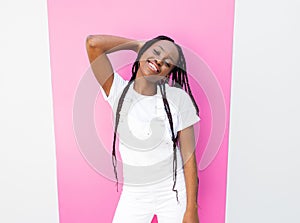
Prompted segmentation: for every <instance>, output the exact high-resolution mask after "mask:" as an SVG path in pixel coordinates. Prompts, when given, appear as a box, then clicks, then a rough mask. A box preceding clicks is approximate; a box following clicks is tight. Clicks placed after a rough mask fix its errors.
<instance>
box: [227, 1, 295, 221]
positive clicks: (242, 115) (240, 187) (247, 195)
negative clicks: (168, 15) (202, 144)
mask: <svg viewBox="0 0 300 223" xmlns="http://www.w3.org/2000/svg"><path fill="white" fill-rule="evenodd" d="M299 11H300V1H299V0H294V1H293V0H287V1H279V0H264V1H261V0H251V1H236V11H235V35H234V55H233V81H232V95H231V121H230V142H229V166H228V186H227V212H226V222H227V223H254V222H255V223H269V222H270V223H282V222H288V223H296V222H300V215H299V214H297V213H299V209H300V205H299V200H300V192H299V188H300V162H299V158H300V141H299V138H300V130H299V127H300V99H299V98H300V97H299V96H300V87H299V83H300V43H299V41H300V13H299Z"/></svg>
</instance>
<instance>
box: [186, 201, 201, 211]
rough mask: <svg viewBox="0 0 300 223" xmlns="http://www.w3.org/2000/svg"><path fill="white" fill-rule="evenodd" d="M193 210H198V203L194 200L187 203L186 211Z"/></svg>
mask: <svg viewBox="0 0 300 223" xmlns="http://www.w3.org/2000/svg"><path fill="white" fill-rule="evenodd" d="M195 210H198V204H197V203H196V202H193V203H188V204H187V206H186V211H195Z"/></svg>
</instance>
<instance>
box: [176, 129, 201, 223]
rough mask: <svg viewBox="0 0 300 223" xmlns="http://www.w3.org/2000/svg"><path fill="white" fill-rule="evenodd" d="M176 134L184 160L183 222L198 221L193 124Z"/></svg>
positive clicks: (193, 222)
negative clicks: (184, 205) (185, 204)
mask: <svg viewBox="0 0 300 223" xmlns="http://www.w3.org/2000/svg"><path fill="white" fill-rule="evenodd" d="M178 134H179V143H180V150H181V155H182V158H183V162H184V177H185V184H186V194H187V207H186V212H185V215H184V219H183V223H185V222H188V223H198V222H199V217H198V205H197V197H198V174H197V164H196V156H195V137H194V128H193V126H189V127H187V128H185V129H183V130H181V131H180V132H178Z"/></svg>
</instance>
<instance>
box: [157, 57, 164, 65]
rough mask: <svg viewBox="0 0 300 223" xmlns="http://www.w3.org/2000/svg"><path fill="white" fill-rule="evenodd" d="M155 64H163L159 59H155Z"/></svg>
mask: <svg viewBox="0 0 300 223" xmlns="http://www.w3.org/2000/svg"><path fill="white" fill-rule="evenodd" d="M155 63H156V64H157V65H159V66H161V65H162V63H163V62H162V60H161V59H159V58H157V59H155Z"/></svg>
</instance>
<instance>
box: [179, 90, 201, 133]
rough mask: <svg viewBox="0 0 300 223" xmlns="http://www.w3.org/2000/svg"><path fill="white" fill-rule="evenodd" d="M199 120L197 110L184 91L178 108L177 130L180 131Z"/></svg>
mask: <svg viewBox="0 0 300 223" xmlns="http://www.w3.org/2000/svg"><path fill="white" fill-rule="evenodd" d="M199 121H200V117H199V116H198V115H197V111H196V108H195V106H194V104H193V102H192V99H191V97H190V96H189V95H188V94H187V93H186V92H184V93H183V95H182V100H181V105H180V108H179V114H178V130H177V131H181V130H182V129H185V128H187V127H189V126H191V125H194V124H196V123H197V122H199Z"/></svg>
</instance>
